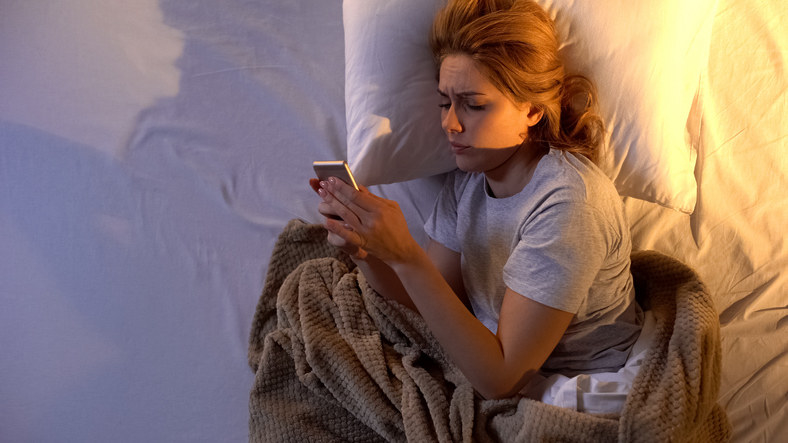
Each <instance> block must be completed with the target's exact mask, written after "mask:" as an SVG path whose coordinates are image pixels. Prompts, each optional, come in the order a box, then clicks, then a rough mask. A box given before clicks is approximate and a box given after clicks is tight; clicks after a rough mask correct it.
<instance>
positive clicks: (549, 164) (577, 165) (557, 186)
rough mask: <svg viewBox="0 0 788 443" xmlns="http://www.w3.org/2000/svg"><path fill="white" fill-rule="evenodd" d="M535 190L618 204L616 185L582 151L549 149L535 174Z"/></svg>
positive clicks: (563, 196) (546, 194)
mask: <svg viewBox="0 0 788 443" xmlns="http://www.w3.org/2000/svg"><path fill="white" fill-rule="evenodd" d="M533 182H534V187H533V188H534V191H535V192H537V193H541V194H544V195H545V196H548V195H550V196H553V198H554V199H555V198H559V199H562V200H568V201H574V202H584V203H587V204H590V205H592V206H597V205H599V204H602V205H606V204H608V203H610V202H617V203H616V204H620V197H619V195H618V191H616V188H615V185H613V182H612V181H611V180H610V178H609V177H608V176H607V175H605V173H604V172H603V171H602V170H601V169H600V168H599V167H598V166H596V165H595V164H594V163H593V162H592V161H591V160H589V159H587V158H586V157H583V156H581V155H577V154H573V153H570V152H566V151H560V150H557V149H551V150H550V151H549V152H548V153H547V154H546V155H545V156H544V158H542V160H541V161H540V162H539V167H538V168H537V173H536V174H534V180H533Z"/></svg>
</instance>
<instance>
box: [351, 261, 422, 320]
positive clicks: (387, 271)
mask: <svg viewBox="0 0 788 443" xmlns="http://www.w3.org/2000/svg"><path fill="white" fill-rule="evenodd" d="M353 261H354V262H355V263H356V265H357V266H358V268H359V270H360V271H361V273H363V274H364V277H365V278H366V279H367V282H369V285H370V286H372V289H374V290H375V291H376V292H377V293H379V294H380V295H382V296H384V297H386V298H388V299H390V300H395V301H397V302H398V303H400V304H402V305H405V306H407V307H408V308H410V309H412V310H414V311H417V310H418V309H417V308H416V305H414V304H413V300H411V299H410V296H408V293H407V291H405V288H404V287H403V286H402V282H401V281H400V280H399V277H397V274H396V273H394V271H393V270H392V269H391V267H389V265H387V264H385V263H383V262H382V261H381V260H379V259H378V258H376V257H374V256H371V255H370V256H367V257H366V258H364V259H354V260H353Z"/></svg>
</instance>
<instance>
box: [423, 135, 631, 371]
mask: <svg viewBox="0 0 788 443" xmlns="http://www.w3.org/2000/svg"><path fill="white" fill-rule="evenodd" d="M425 230H426V232H427V234H428V235H429V236H430V238H432V239H434V240H435V241H437V242H439V243H441V244H442V245H444V246H446V247H447V248H449V249H452V250H454V251H457V252H460V253H461V255H462V275H463V281H464V284H465V289H466V292H467V293H468V297H469V299H470V302H471V306H472V308H473V312H474V315H475V316H476V317H477V318H478V319H479V320H480V321H481V322H482V323H483V324H484V325H485V326H486V327H487V328H488V329H490V330H491V331H493V332H496V330H497V328H498V318H499V311H500V308H501V304H502V302H503V296H504V292H505V290H506V287H509V288H511V289H512V290H514V291H515V292H517V293H519V294H522V295H523V296H525V297H528V298H530V299H532V300H535V301H537V302H539V303H542V304H545V305H547V306H550V307H553V308H556V309H560V310H562V311H567V312H571V313H574V314H575V317H574V318H573V320H572V322H571V323H570V325H569V328H568V329H567V331H566V333H565V334H564V336H563V337H562V338H561V341H560V342H559V343H558V345H557V346H556V348H555V350H554V351H553V353H552V354H551V355H550V357H548V359H547V361H546V362H545V364H544V365H543V366H542V370H543V371H544V372H547V373H556V372H557V373H561V374H564V375H568V376H572V375H575V374H578V373H592V372H601V371H611V370H617V369H619V368H620V367H621V366H622V365H623V364H624V362H625V361H626V359H627V357H628V355H629V352H630V349H631V347H632V345H633V344H634V343H635V341H636V340H637V338H638V335H639V333H640V325H641V323H642V317H643V314H642V311H641V310H640V307H639V306H638V305H637V303H636V302H635V301H634V288H633V284H632V275H631V274H630V271H629V265H630V260H629V255H630V252H631V249H632V245H631V241H630V234H629V226H628V224H627V221H626V218H625V215H624V211H623V205H622V202H621V199H620V197H619V195H618V193H617V192H616V189H615V188H614V187H613V184H612V183H611V182H610V180H609V179H608V178H607V176H605V175H604V173H602V171H601V170H599V168H597V167H596V166H595V165H594V164H593V163H591V162H590V161H589V160H587V159H586V158H585V157H582V156H576V155H574V154H568V153H563V152H561V151H558V150H554V149H551V150H550V152H549V153H548V154H546V155H544V156H543V157H542V158H541V159H540V161H539V163H538V165H537V167H536V169H535V170H534V174H533V177H532V178H531V181H530V182H529V183H528V184H527V185H526V186H525V188H523V190H522V191H520V192H519V193H518V194H516V195H513V196H511V197H506V198H495V197H492V196H491V193H490V192H489V189H488V187H487V184H486V181H485V179H484V175H483V174H479V173H465V172H462V171H455V172H453V173H450V174H449V175H448V177H447V180H446V184H445V185H444V188H443V190H442V191H441V193H440V195H439V197H438V200H437V201H436V204H435V209H434V211H433V213H432V215H431V216H430V218H429V219H428V220H427V223H426V224H425Z"/></svg>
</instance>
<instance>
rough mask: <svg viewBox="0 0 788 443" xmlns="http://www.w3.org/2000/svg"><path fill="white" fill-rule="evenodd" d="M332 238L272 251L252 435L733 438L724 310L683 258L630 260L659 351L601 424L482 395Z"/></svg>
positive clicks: (254, 347)
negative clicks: (724, 392)
mask: <svg viewBox="0 0 788 443" xmlns="http://www.w3.org/2000/svg"><path fill="white" fill-rule="evenodd" d="M324 235H325V232H324V231H322V228H321V227H319V226H315V225H307V224H305V223H304V222H301V221H297V220H294V221H292V222H291V223H290V224H288V226H287V227H286V228H285V230H284V231H283V232H282V234H281V235H280V237H279V240H278V243H277V245H276V246H275V249H274V253H273V255H272V257H271V264H270V266H269V273H268V276H267V279H266V285H265V288H264V289H263V294H262V296H261V298H260V302H259V304H258V307H257V312H256V315H255V322H254V324H253V328H252V333H251V336H250V347H249V363H250V367H251V368H252V370H253V371H254V372H255V380H254V385H253V387H252V389H251V393H250V401H249V412H250V417H249V439H250V441H255V442H257V441H261V442H262V441H316V442H317V441H406V440H407V441H420V442H421V441H589V442H590V441H593V442H599V441H617V440H618V441H654V442H662V441H725V440H727V439H728V438H729V435H730V426H729V423H728V421H727V417H726V415H725V413H724V411H723V410H722V409H721V408H720V407H719V406H718V405H717V404H716V398H717V391H718V388H719V382H720V378H719V377H720V353H719V346H720V343H719V323H718V320H717V315H716V312H715V310H714V307H713V305H712V303H711V300H710V298H709V295H708V293H707V291H706V288H705V286H704V285H703V284H702V282H700V281H699V279H698V278H697V275H696V274H695V273H694V272H693V271H692V270H691V269H689V268H688V267H686V266H685V265H683V264H682V263H680V262H678V261H676V260H674V259H672V258H669V257H667V256H664V255H662V254H659V253H656V252H638V253H634V254H633V255H632V271H633V275H634V277H635V282H636V285H637V291H638V297H639V298H640V299H641V303H642V304H648V306H649V307H650V309H651V310H652V312H653V313H654V316H655V321H656V333H655V338H654V344H653V345H652V347H651V350H650V351H649V352H648V355H647V357H646V361H645V363H644V365H643V368H642V369H641V371H640V372H639V374H638V376H637V378H636V380H635V383H634V386H633V388H632V390H631V391H630V394H629V396H628V398H627V402H626V404H625V406H624V410H623V412H622V414H621V416H620V417H616V416H597V415H591V414H585V413H580V412H576V411H571V410H568V409H564V408H560V407H556V406H550V405H546V404H543V403H540V402H538V401H534V400H530V399H523V398H511V399H505V400H483V399H481V398H480V397H479V396H477V395H476V394H475V393H474V390H473V388H472V387H471V385H470V384H469V382H468V381H467V380H466V379H465V377H464V376H463V375H462V374H461V373H460V372H459V370H458V369H457V368H456V367H455V366H454V365H452V364H451V362H450V361H449V360H448V359H447V357H446V356H445V355H444V354H443V352H442V350H441V348H440V346H439V345H438V344H437V342H436V341H435V339H434V338H433V337H432V335H431V334H430V332H429V329H428V328H427V326H426V325H425V324H424V323H423V321H422V320H421V319H420V317H418V316H417V315H415V314H414V313H413V312H411V311H409V310H407V309H406V308H404V307H401V306H399V305H397V304H395V303H392V302H389V301H387V300H385V299H383V298H382V297H381V296H379V295H378V294H377V293H375V292H374V291H373V290H372V289H371V288H370V287H369V285H368V284H367V283H366V281H365V279H364V277H363V274H359V273H357V272H356V271H354V270H349V268H348V261H347V258H346V257H341V256H338V255H337V253H336V252H335V251H334V250H333V249H332V248H330V247H328V246H327V244H326V243H325V241H324V240H323V238H324ZM321 255H325V257H322V258H315V257H318V256H321ZM274 294H277V295H276V297H275V300H272V299H271V298H272V296H273V295H274Z"/></svg>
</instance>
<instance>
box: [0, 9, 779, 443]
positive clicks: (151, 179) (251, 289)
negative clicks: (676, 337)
mask: <svg viewBox="0 0 788 443" xmlns="http://www.w3.org/2000/svg"><path fill="white" fill-rule="evenodd" d="M717 21H718V23H715V36H714V37H713V41H714V43H713V46H712V56H711V60H710V72H709V76H708V77H707V84H706V85H705V86H706V88H705V89H704V95H703V100H704V109H705V110H706V111H705V112H704V139H703V142H704V143H703V146H702V151H701V152H700V155H699V165H698V170H697V172H698V179H699V180H700V189H699V191H700V192H699V206H698V210H697V211H696V213H695V214H694V215H693V216H691V217H688V216H686V215H683V214H680V213H677V212H674V211H669V210H664V209H662V208H659V207H657V206H654V205H651V204H646V203H643V202H640V201H635V200H628V201H627V210H628V213H629V215H630V217H631V220H632V228H633V232H634V239H635V243H636V245H637V246H638V247H641V248H652V249H658V250H661V251H663V252H667V253H671V254H673V255H674V256H677V257H679V258H682V259H684V260H685V261H687V262H688V263H690V264H691V265H693V266H695V267H696V269H698V270H699V272H700V273H701V275H702V277H703V278H704V280H705V281H706V283H707V284H708V285H709V287H710V288H711V289H712V291H713V293H714V294H715V297H716V300H717V302H718V308H719V310H720V316H721V321H722V325H723V350H724V361H723V379H722V390H721V402H722V403H723V404H724V405H725V407H726V408H727V410H728V412H729V414H730V417H731V420H732V422H733V425H734V436H735V441H779V440H778V436H781V435H788V425H786V423H788V420H786V407H785V405H786V395H788V394H787V391H788V389H786V384H785V379H786V375H788V369H787V368H788V355H787V352H786V348H787V347H788V346H786V330H785V328H786V324H788V321H786V318H788V315H787V313H786V299H787V298H788V295H787V294H788V293H787V292H786V289H787V288H788V286H787V285H786V278H788V277H786V274H785V269H786V262H787V261H788V253H786V245H785V243H784V240H783V237H784V225H785V221H786V215H788V205H786V198H785V196H784V189H786V186H785V185H786V175H787V174H788V165H786V160H785V157H784V152H785V147H786V127H788V124H786V120H785V118H786V117H785V116H786V115H788V114H787V113H788V104H786V92H785V91H786V74H785V72H784V70H783V69H784V62H785V60H786V50H787V49H788V42H786V36H785V31H783V30H782V29H781V28H780V23H786V22H788V15H787V14H786V6H784V2H781V1H779V0H769V1H767V0H741V1H738V0H721V3H720V7H719V13H718V20H717ZM742 31H746V32H742ZM0 60H2V61H3V62H2V63H0V251H2V253H0V306H2V307H1V308H0V349H2V351H3V357H2V358H0V374H2V377H0V439H2V440H3V441H11V442H15V441H21V442H27V441H37V442H38V441H119V442H122V441H129V442H131V441H134V442H136V441H190V442H191V441H206V442H209V441H210V442H214V441H245V440H246V439H247V418H248V410H247V401H248V394H249V389H250V387H251V382H252V374H251V372H250V371H249V369H248V367H247V365H246V346H247V338H248V333H249V329H250V325H251V319H252V313H253V310H254V306H255V304H256V302H257V297H258V295H259V293H260V290H261V288H262V282H263V279H264V276H265V271H266V266H267V260H268V258H269V255H270V252H271V248H272V246H273V242H274V240H275V238H276V235H277V234H278V233H279V231H280V229H281V228H282V227H283V226H284V225H285V223H286V222H287V221H288V220H289V219H292V218H302V219H305V220H307V221H318V220H319V217H318V215H317V213H316V211H315V203H316V198H315V196H314V195H313V194H312V192H311V190H309V188H308V186H307V183H306V180H307V179H308V177H310V176H311V168H310V162H311V161H312V160H315V159H334V158H341V157H343V155H344V153H345V148H346V146H345V136H346V133H345V123H344V118H345V111H344V104H343V99H344V90H343V79H344V71H343V60H344V54H343V32H342V8H341V1H340V0H331V1H326V0H321V1H316V0H288V1H286V2H280V1H273V0H265V1H262V2H246V1H242V0H228V1H224V2H208V1H201V2H180V1H177V0H144V1H137V2H134V3H119V2H114V3H100V4H99V3H97V2H92V1H89V0H63V1H60V2H48V1H45V0H5V1H3V2H2V3H0ZM439 186H440V179H439V178H430V179H423V180H417V181H414V182H407V183H403V184H397V185H387V186H384V187H375V188H374V189H373V190H374V191H376V192H378V193H381V194H383V195H384V196H387V197H388V198H394V199H396V200H398V201H399V202H400V204H401V205H402V207H403V209H404V211H405V213H406V215H407V216H408V220H409V222H410V223H411V228H412V231H413V233H414V234H415V235H416V236H417V237H418V238H419V239H420V240H424V234H423V231H422V230H421V228H420V225H421V223H422V222H423V220H424V219H425V218H426V216H427V214H428V212H429V210H430V209H431V202H432V198H434V195H435V194H436V192H437V190H438V189H439Z"/></svg>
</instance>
